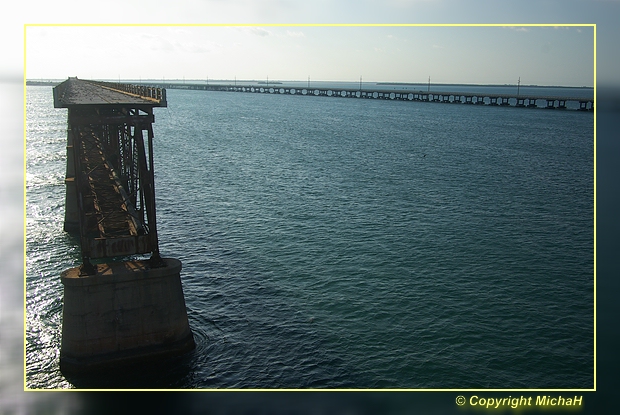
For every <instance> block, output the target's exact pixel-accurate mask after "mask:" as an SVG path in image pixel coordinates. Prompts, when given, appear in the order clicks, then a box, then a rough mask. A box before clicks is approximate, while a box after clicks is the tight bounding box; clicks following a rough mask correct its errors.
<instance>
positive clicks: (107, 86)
mask: <svg viewBox="0 0 620 415" xmlns="http://www.w3.org/2000/svg"><path fill="white" fill-rule="evenodd" d="M126 87H127V85H126V84H123V85H121V84H112V83H104V82H94V81H86V80H82V79H77V78H69V79H68V80H66V81H65V82H63V83H62V84H60V85H58V86H57V87H56V88H54V107H55V108H68V107H70V106H77V105H119V106H149V107H153V106H157V107H162V106H163V107H165V106H166V101H165V99H166V98H165V92H164V93H163V95H162V92H161V89H158V88H148V87H137V86H134V87H133V89H130V88H126ZM121 88H126V90H123V89H121Z"/></svg>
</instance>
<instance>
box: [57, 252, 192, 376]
mask: <svg viewBox="0 0 620 415" xmlns="http://www.w3.org/2000/svg"><path fill="white" fill-rule="evenodd" d="M164 262H165V263H166V266H165V267H161V268H150V267H149V263H148V261H125V262H111V263H107V264H98V265H95V267H96V268H97V270H96V271H97V272H96V273H95V274H94V275H88V276H85V275H80V269H79V268H71V269H69V270H66V271H64V272H63V273H62V274H61V282H62V284H63V285H64V307H63V322H62V344H61V351H60V369H61V371H63V373H65V374H66V373H81V372H92V371H96V370H105V369H107V368H112V367H116V366H118V365H119V364H123V363H127V362H130V361H131V362H135V361H146V360H150V359H156V358H161V357H164V356H172V355H179V354H182V353H185V352H187V351H189V350H192V349H193V348H194V347H195V343H194V338H193V335H192V332H191V330H190V328H189V324H188V320H187V312H186V309H185V299H184V297H183V289H182V287H181V278H180V272H181V262H180V261H178V260H176V259H172V258H166V259H164Z"/></svg>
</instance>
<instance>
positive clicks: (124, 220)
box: [68, 105, 162, 274]
mask: <svg viewBox="0 0 620 415" xmlns="http://www.w3.org/2000/svg"><path fill="white" fill-rule="evenodd" d="M68 115H69V119H68V122H69V131H70V139H71V141H72V142H73V143H72V144H73V145H72V150H73V160H74V163H75V183H76V191H77V203H78V211H79V216H80V223H79V229H80V243H81V248H82V260H83V265H82V272H83V273H86V274H89V273H93V272H94V267H93V266H92V265H91V263H90V259H94V258H110V257H123V256H128V255H133V254H143V253H152V255H151V266H155V267H156V266H161V265H162V261H161V257H160V255H159V246H158V239H157V224H156V214H155V186H154V174H153V127H152V122H153V121H154V118H153V108H152V107H150V106H142V107H126V106H109V105H106V106H92V105H83V106H74V107H70V108H69V114H68Z"/></svg>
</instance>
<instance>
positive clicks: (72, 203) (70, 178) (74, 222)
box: [63, 127, 80, 233]
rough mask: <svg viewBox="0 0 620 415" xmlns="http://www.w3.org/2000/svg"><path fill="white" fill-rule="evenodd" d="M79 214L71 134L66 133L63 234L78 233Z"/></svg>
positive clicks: (69, 132) (69, 130)
mask: <svg viewBox="0 0 620 415" xmlns="http://www.w3.org/2000/svg"><path fill="white" fill-rule="evenodd" d="M79 215H80V212H79V206H78V197H77V187H76V183H75V157H74V155H73V132H72V131H71V128H70V127H69V129H68V131H67V168H66V173H65V223H64V226H63V229H64V230H65V232H73V233H75V232H79V231H80V216H79Z"/></svg>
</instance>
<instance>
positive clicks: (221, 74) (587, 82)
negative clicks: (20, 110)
mask: <svg viewBox="0 0 620 415" xmlns="http://www.w3.org/2000/svg"><path fill="white" fill-rule="evenodd" d="M59 56H65V57H70V58H64V59H58V57H59ZM26 76H27V78H28V79H66V78H67V77H68V76H78V77H79V78H86V79H156V80H163V79H168V80H170V79H188V80H189V79H203V80H204V79H207V78H208V79H212V80H216V79H228V80H232V79H234V78H235V77H236V78H237V79H239V80H265V79H267V78H269V79H271V80H306V79H307V78H308V77H309V78H311V79H313V80H322V81H357V80H359V78H360V77H362V79H363V80H365V81H371V82H372V81H375V82H381V81H384V82H385V81H388V82H421V83H425V82H427V80H428V78H429V77H431V79H432V81H433V82H434V83H466V84H516V83H517V80H518V79H519V78H520V79H521V83H522V84H538V85H562V86H589V87H591V86H593V85H594V27H593V25H588V26H546V27H537V26H500V27H475V26H474V27H466V26H458V27H457V26H431V27H427V26H405V27H401V26H377V27H375V26H370V27H368V26H353V27H350V26H337V27H330V26H300V25H291V26H265V25H254V26H239V25H231V26H183V25H179V26H163V27H162V26H150V27H149V26H146V27H145V26H129V27H126V26H105V27H101V26H96V27H92V26H91V27H89V26H78V27H74V26H28V27H27V28H26Z"/></svg>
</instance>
